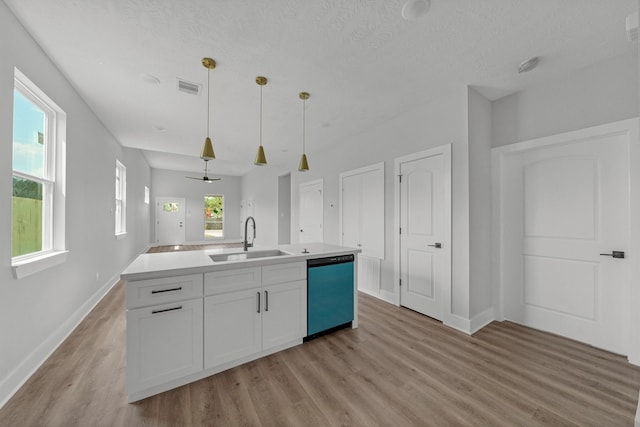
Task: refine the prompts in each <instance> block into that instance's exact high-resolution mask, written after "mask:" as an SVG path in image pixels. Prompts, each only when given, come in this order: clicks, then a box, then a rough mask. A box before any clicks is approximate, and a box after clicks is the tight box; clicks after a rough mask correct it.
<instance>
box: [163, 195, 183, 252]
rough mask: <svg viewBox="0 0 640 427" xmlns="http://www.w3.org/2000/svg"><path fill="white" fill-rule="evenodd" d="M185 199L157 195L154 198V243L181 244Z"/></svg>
mask: <svg viewBox="0 0 640 427" xmlns="http://www.w3.org/2000/svg"><path fill="white" fill-rule="evenodd" d="M185 208H186V203H185V199H181V198H177V197H158V198H157V199H156V243H157V244H158V245H181V244H183V243H184V241H185Z"/></svg>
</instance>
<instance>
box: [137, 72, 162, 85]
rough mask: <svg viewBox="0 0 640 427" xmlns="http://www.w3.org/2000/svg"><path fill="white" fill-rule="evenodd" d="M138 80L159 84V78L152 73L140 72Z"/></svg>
mask: <svg viewBox="0 0 640 427" xmlns="http://www.w3.org/2000/svg"><path fill="white" fill-rule="evenodd" d="M140 80H142V81H143V82H146V83H149V84H150V85H159V84H160V79H159V78H157V77H156V76H154V75H151V74H147V73H140Z"/></svg>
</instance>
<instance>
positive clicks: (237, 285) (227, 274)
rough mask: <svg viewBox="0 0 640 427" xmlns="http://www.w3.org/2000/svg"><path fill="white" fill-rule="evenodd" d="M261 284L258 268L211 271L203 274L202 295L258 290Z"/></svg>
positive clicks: (260, 273)
mask: <svg viewBox="0 0 640 427" xmlns="http://www.w3.org/2000/svg"><path fill="white" fill-rule="evenodd" d="M261 283H262V271H261V269H260V267H252V268H237V269H235V270H224V271H212V272H211V273H205V274H204V294H205V295H217V294H224V293H227V292H234V291H241V290H244V289H251V288H256V287H257V288H259V287H260V286H261Z"/></svg>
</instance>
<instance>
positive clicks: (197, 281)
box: [127, 274, 202, 309]
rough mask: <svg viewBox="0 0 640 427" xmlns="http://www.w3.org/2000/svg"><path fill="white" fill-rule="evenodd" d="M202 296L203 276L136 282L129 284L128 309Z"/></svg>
mask: <svg viewBox="0 0 640 427" xmlns="http://www.w3.org/2000/svg"><path fill="white" fill-rule="evenodd" d="M201 296H202V274H192V275H189V276H176V277H163V278H159V279H149V280H135V281H132V282H128V283H127V309H130V308H136V307H146V306H149V305H156V304H165V303H169V302H174V301H183V300H186V299H190V298H196V297H201Z"/></svg>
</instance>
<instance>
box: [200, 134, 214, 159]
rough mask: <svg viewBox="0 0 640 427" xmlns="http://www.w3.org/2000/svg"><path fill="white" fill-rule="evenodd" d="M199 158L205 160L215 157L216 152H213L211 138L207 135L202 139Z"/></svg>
mask: <svg viewBox="0 0 640 427" xmlns="http://www.w3.org/2000/svg"><path fill="white" fill-rule="evenodd" d="M200 158H201V159H202V160H205V161H206V160H211V159H215V158H216V154H215V153H214V152H213V144H212V143H211V138H209V137H207V138H206V139H205V140H204V145H203V146H202V153H201V154H200Z"/></svg>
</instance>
